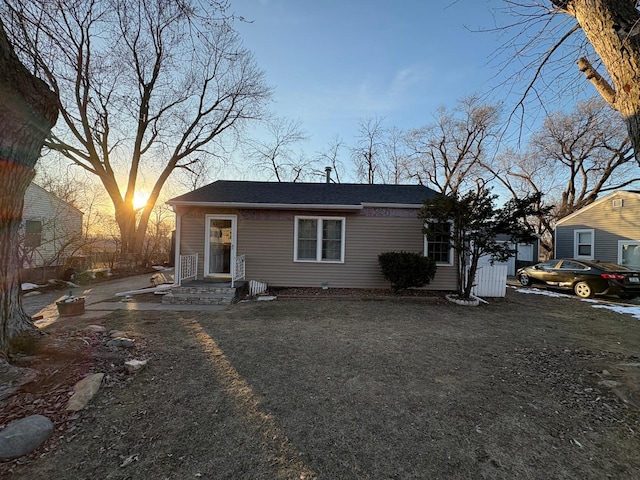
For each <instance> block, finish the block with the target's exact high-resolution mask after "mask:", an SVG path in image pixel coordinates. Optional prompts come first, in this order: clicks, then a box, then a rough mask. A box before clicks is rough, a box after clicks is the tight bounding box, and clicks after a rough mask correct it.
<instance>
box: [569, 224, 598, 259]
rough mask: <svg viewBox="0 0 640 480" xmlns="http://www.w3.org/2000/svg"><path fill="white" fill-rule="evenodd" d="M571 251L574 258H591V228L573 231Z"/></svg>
mask: <svg viewBox="0 0 640 480" xmlns="http://www.w3.org/2000/svg"><path fill="white" fill-rule="evenodd" d="M573 253H574V257H576V258H589V259H592V258H593V230H592V229H589V230H576V231H575V232H574V245H573Z"/></svg>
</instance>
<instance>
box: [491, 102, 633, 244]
mask: <svg viewBox="0 0 640 480" xmlns="http://www.w3.org/2000/svg"><path fill="white" fill-rule="evenodd" d="M500 158H501V160H500V161H499V162H497V163H496V164H495V165H494V166H491V165H487V168H488V169H489V170H491V171H492V172H493V173H494V174H495V177H496V178H497V179H498V180H500V181H501V182H502V184H503V186H505V187H506V188H507V189H508V190H509V191H510V192H511V194H512V195H513V197H514V198H521V196H522V195H523V194H527V193H530V192H535V193H543V194H545V197H544V201H545V202H546V204H547V205H549V206H553V209H552V210H551V211H550V213H549V214H548V215H547V216H546V217H545V218H539V219H538V222H539V224H538V233H539V234H540V235H542V239H543V246H544V247H545V249H547V250H548V251H551V250H552V248H553V229H554V226H555V222H556V221H557V220H559V219H561V218H563V217H565V216H567V215H569V214H571V213H573V212H575V211H576V210H579V209H580V208H583V207H585V206H587V205H589V204H590V203H592V202H593V201H595V200H596V199H597V198H598V196H599V195H600V194H602V193H606V192H609V191H613V190H618V189H621V188H625V187H627V186H629V185H632V184H635V183H638V182H640V176H638V175H637V172H636V164H635V162H633V160H634V156H633V152H632V148H631V144H630V141H629V138H628V137H627V135H626V130H625V128H624V125H623V122H622V119H621V118H620V116H619V115H618V114H617V113H616V112H614V111H613V110H611V109H610V108H609V107H608V106H607V104H606V103H605V102H603V101H602V100H599V99H591V100H589V101H584V102H580V103H578V104H577V106H576V108H575V109H574V110H573V111H572V112H570V113H565V112H556V113H553V114H550V115H549V116H548V117H547V118H546V119H545V120H544V123H543V125H542V127H541V128H540V130H538V131H537V132H534V133H533V134H532V135H531V138H530V140H529V143H528V146H527V148H526V150H525V151H524V152H523V153H521V154H518V153H515V152H508V153H507V154H503V155H501V157H500Z"/></svg>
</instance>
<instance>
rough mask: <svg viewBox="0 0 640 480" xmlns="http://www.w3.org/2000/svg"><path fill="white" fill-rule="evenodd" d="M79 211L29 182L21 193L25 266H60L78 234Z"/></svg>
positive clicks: (70, 253)
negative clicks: (22, 200)
mask: <svg viewBox="0 0 640 480" xmlns="http://www.w3.org/2000/svg"><path fill="white" fill-rule="evenodd" d="M82 215H83V214H82V212H81V211H80V210H78V209H77V208H76V207H74V206H73V205H70V204H69V203H67V202H65V201H64V200H62V199H60V198H58V197H57V196H55V195H54V194H52V193H50V192H47V191H46V190H45V189H44V188H42V187H40V186H38V185H36V184H35V183H31V184H30V185H29V186H28V187H27V191H26V192H25V195H24V209H23V211H22V229H21V236H22V238H21V245H20V248H21V254H22V259H23V265H24V267H25V268H35V267H43V266H56V265H63V264H64V261H65V260H66V258H67V257H68V256H69V255H72V254H73V253H74V252H75V250H76V248H77V246H78V243H79V241H80V238H81V237H82Z"/></svg>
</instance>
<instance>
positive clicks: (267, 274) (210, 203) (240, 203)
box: [167, 181, 456, 290]
mask: <svg viewBox="0 0 640 480" xmlns="http://www.w3.org/2000/svg"><path fill="white" fill-rule="evenodd" d="M435 195H436V192H434V191H433V190H431V189H429V188H427V187H424V186H419V185H361V184H332V183H284V182H282V183H281V182H242V181H217V182H214V183H212V184H210V185H207V186H205V187H202V188H200V189H198V190H195V191H192V192H190V193H187V194H185V195H181V196H179V197H176V198H173V199H171V200H169V201H168V202H167V203H168V204H169V205H171V206H173V209H174V211H175V213H176V266H178V265H180V256H181V255H183V256H191V255H195V254H197V255H198V262H197V278H203V277H206V278H221V279H228V278H231V276H232V275H233V273H234V269H235V268H237V267H236V266H235V265H236V261H235V260H236V258H237V257H240V256H242V255H244V257H242V258H244V259H245V263H244V271H245V276H244V277H245V279H247V280H258V281H261V282H266V283H268V284H269V285H271V286H282V287H321V286H323V285H326V286H328V287H330V288H388V287H389V282H388V281H387V280H385V278H384V277H383V276H382V274H381V273H380V267H379V264H378V254H380V253H382V252H385V251H392V250H393V251H400V250H404V251H412V252H422V253H424V254H425V255H429V256H432V257H433V258H435V259H437V263H438V270H437V273H436V277H435V279H434V280H433V281H432V282H431V284H430V285H429V288H432V289H439V290H455V288H456V268H455V266H454V264H453V262H454V258H455V256H454V254H453V251H452V250H451V247H450V245H448V244H447V245H444V244H437V243H434V242H431V244H430V245H429V244H428V243H427V242H426V240H425V236H424V234H423V232H422V227H423V222H422V221H421V220H420V219H419V218H418V212H419V210H420V208H421V207H422V205H423V201H424V200H425V199H427V198H432V197H433V196H435Z"/></svg>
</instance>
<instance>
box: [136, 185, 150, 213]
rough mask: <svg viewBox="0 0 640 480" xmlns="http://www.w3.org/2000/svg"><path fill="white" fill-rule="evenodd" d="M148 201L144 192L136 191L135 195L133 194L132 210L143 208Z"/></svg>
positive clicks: (147, 196) (147, 195)
mask: <svg viewBox="0 0 640 480" xmlns="http://www.w3.org/2000/svg"><path fill="white" fill-rule="evenodd" d="M148 201H149V194H148V193H147V192H145V191H141V190H136V193H134V194H133V208H134V209H135V210H138V209H140V208H144V207H145V206H146V205H147V202H148Z"/></svg>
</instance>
